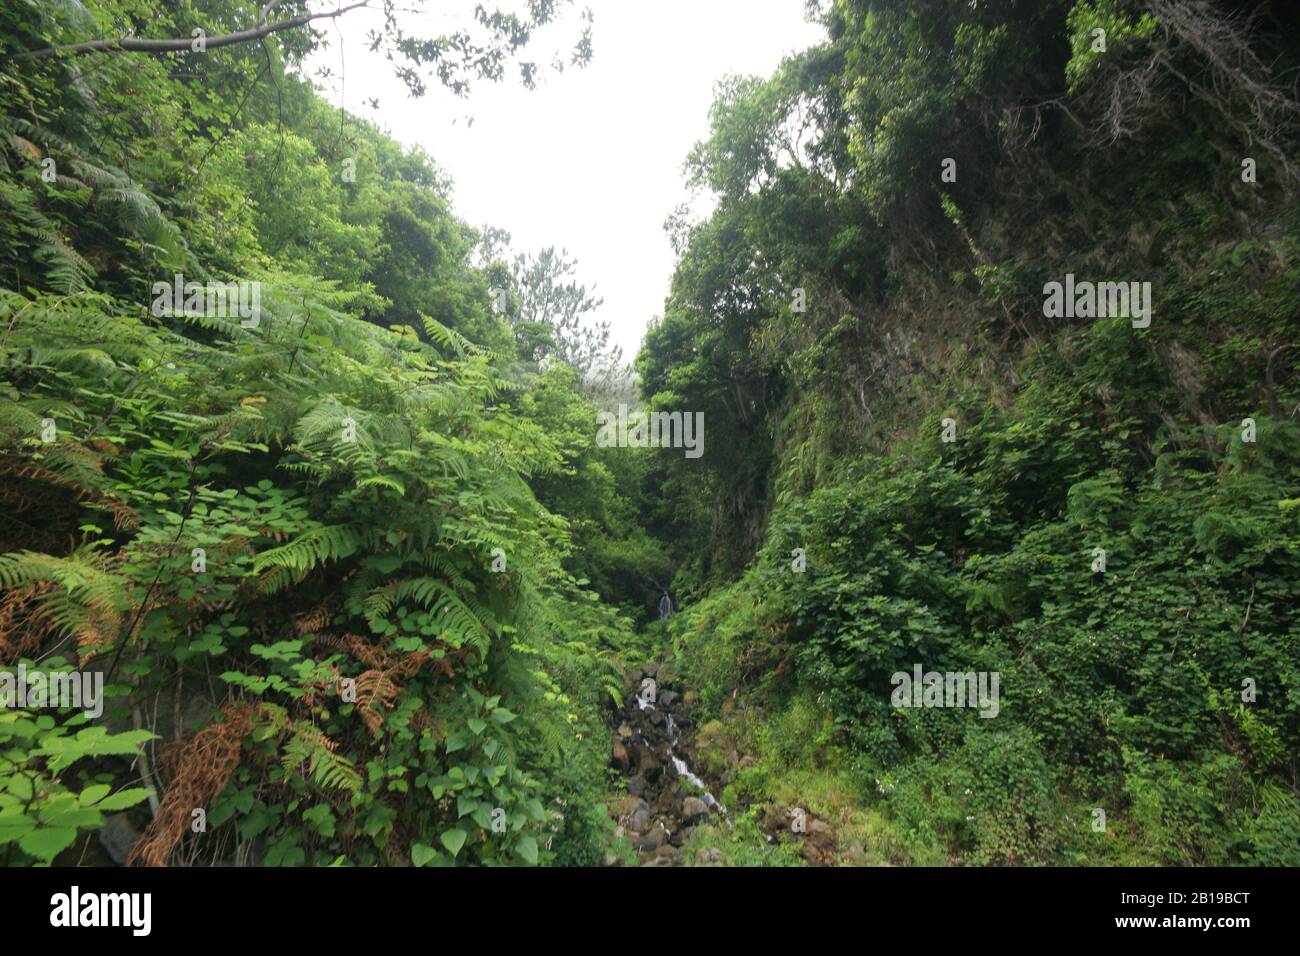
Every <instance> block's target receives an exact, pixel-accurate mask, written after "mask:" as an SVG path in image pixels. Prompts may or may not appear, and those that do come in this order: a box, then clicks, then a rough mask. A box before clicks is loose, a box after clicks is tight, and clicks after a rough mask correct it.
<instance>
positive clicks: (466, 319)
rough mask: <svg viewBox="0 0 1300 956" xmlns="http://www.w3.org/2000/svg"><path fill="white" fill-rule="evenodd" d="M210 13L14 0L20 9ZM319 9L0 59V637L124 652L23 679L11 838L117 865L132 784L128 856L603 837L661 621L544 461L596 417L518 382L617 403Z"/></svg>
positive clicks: (56, 664) (588, 846) (9, 787)
mask: <svg viewBox="0 0 1300 956" xmlns="http://www.w3.org/2000/svg"><path fill="white" fill-rule="evenodd" d="M177 9H179V8H176V7H174V6H172V5H170V4H148V3H135V2H132V3H121V4H118V3H110V4H99V5H97V6H96V9H95V12H93V13H87V12H86V11H85V10H84V9H83V8H82V7H81V6H80V5H76V4H61V3H45V2H40V3H28V2H24V3H20V4H18V5H17V6H16V7H15V6H13V5H8V6H6V7H5V10H4V12H3V13H0V43H2V44H3V47H4V49H6V50H12V49H31V48H35V47H39V46H41V45H43V43H44V42H45V41H46V40H48V39H49V38H51V37H53V38H56V39H57V38H59V37H61V36H63V35H65V34H66V33H73V35H82V36H84V35H95V34H97V33H102V34H106V35H117V34H120V33H122V32H124V27H129V26H130V25H131V24H132V23H139V22H142V21H141V18H142V17H143V18H145V19H147V20H148V21H149V22H150V27H151V31H152V30H156V31H157V32H159V33H160V34H166V35H187V34H188V32H189V29H190V27H191V25H192V23H191V22H190V14H187V13H185V12H179V13H177V12H173V11H175V10H177ZM250 9H251V10H252V11H253V12H254V13H255V12H256V9H257V7H256V5H253V6H252V7H251V8H250ZM234 12H237V13H238V14H239V15H240V17H242V16H244V15H246V14H247V13H248V12H249V11H248V10H247V9H244V7H243V6H239V7H238V10H237V11H234ZM213 15H219V14H213V13H212V12H211V11H209V21H210V18H211V16H213ZM233 16H234V13H233V12H232V17H233ZM73 18H76V19H77V22H76V24H75V26H76V27H77V30H76V31H73V30H72V24H71V20H72V19H73ZM86 18H90V19H92V20H93V21H94V22H92V23H89V24H87V23H86V22H83V21H84V20H85V19H86ZM235 19H236V20H238V18H235ZM209 21H204V22H209ZM294 42H295V41H294V39H293V36H292V35H286V36H285V37H284V38H281V40H280V41H277V42H275V43H269V42H268V43H267V44H265V45H264V46H262V45H253V46H251V47H248V48H239V47H233V48H230V49H229V50H226V51H224V52H223V53H222V54H221V55H220V56H216V55H214V56H211V57H208V58H201V57H178V58H167V57H161V58H153V57H140V56H103V57H98V58H95V59H93V60H84V61H79V62H73V61H66V62H65V61H60V60H57V59H51V60H42V61H37V62H31V63H25V64H22V65H21V66H18V65H14V64H8V65H6V66H5V68H4V72H3V74H2V76H0V236H2V241H0V248H2V250H3V251H2V253H0V256H2V258H0V552H2V553H0V666H3V668H4V669H6V670H7V671H16V670H17V669H18V668H19V667H20V666H25V667H27V668H28V669H42V670H45V671H58V670H65V671H71V670H73V669H79V670H81V671H85V672H99V673H103V674H105V675H106V677H107V686H106V697H107V700H106V703H105V705H104V710H103V714H102V716H99V717H91V716H86V715H85V714H83V712H82V711H81V710H78V709H64V710H57V709H53V710H52V709H47V708H46V709H32V708H23V707H21V706H20V707H13V706H9V707H6V708H4V709H0V860H3V861H4V862H6V863H8V864H12V865H17V864H31V863H41V862H50V861H57V862H60V863H75V862H77V861H79V860H81V861H89V862H106V860H105V857H104V853H103V851H102V850H101V849H100V847H99V841H97V840H96V839H95V838H94V837H95V831H96V830H97V829H99V828H100V827H102V826H103V825H104V824H105V821H106V820H107V819H108V818H109V817H110V816H112V815H113V814H119V813H125V815H124V816H118V817H114V818H113V820H112V821H111V822H113V823H114V828H113V832H115V833H118V834H120V833H123V832H125V833H127V834H128V835H129V842H127V843H126V844H125V845H124V846H123V847H121V852H122V854H123V855H125V854H126V853H127V852H128V851H129V858H130V861H131V862H133V863H143V864H166V863H180V862H189V863H195V864H205V865H206V864H217V863H230V862H237V863H264V864H267V865H293V864H312V865H325V864H345V865H368V864H377V863H378V864H398V865H409V864H412V863H413V864H415V865H447V864H451V863H453V862H456V863H466V862H481V863H508V864H534V863H546V862H555V863H590V862H593V861H594V862H599V861H600V860H601V859H602V857H603V855H604V852H605V848H606V843H607V841H608V837H609V833H608V831H609V828H610V824H609V822H608V818H607V817H606V815H605V812H604V808H603V805H602V803H601V802H600V801H601V800H602V799H603V798H604V796H605V790H606V783H605V773H606V771H605V767H604V763H605V758H606V753H605V741H604V735H603V725H602V720H601V716H600V714H599V713H598V711H597V706H598V702H599V701H600V699H601V698H602V697H604V696H607V694H608V688H610V687H613V688H615V689H617V686H618V685H617V682H616V676H617V670H616V668H615V662H614V661H613V659H612V657H611V656H610V651H609V648H610V646H611V645H612V643H614V642H615V641H616V640H617V639H618V638H619V636H620V635H623V634H625V633H626V630H627V624H626V623H625V620H624V618H623V617H621V616H620V614H619V613H618V612H616V611H614V610H612V609H610V608H609V607H608V606H606V605H605V604H603V603H602V602H601V601H600V600H599V599H598V597H597V595H596V594H594V593H592V592H590V591H588V590H585V589H584V587H583V586H584V585H585V584H586V583H587V582H586V581H585V580H582V579H576V578H575V576H574V575H573V574H571V573H570V571H569V570H566V567H565V561H566V560H569V556H570V552H571V544H570V538H571V535H570V530H569V524H570V522H569V520H567V519H566V518H565V517H563V516H560V515H558V514H555V513H552V512H551V511H549V510H547V509H546V508H545V507H543V506H542V505H540V504H539V503H538V500H537V499H536V498H535V497H534V493H533V490H532V484H531V483H536V482H541V481H542V480H543V479H544V478H545V476H547V475H551V474H555V473H557V472H559V471H561V470H564V469H572V468H573V467H574V465H573V461H574V459H576V458H579V457H581V456H582V455H584V454H590V453H592V450H591V449H590V445H591V441H590V440H588V441H587V442H586V445H585V447H584V446H583V445H582V443H581V442H578V441H576V440H573V441H570V442H568V445H569V446H572V447H564V448H562V447H561V443H560V442H557V441H556V440H555V439H554V438H552V436H551V435H549V434H548V433H547V431H546V429H545V428H544V427H543V425H541V424H539V423H538V421H537V420H536V418H535V417H533V418H530V417H529V416H528V415H525V414H521V413H520V412H519V411H517V410H516V408H517V406H519V405H520V404H521V403H522V404H523V405H525V406H527V407H528V408H533V407H535V405H536V403H537V402H538V401H547V402H551V403H552V404H555V403H567V405H569V406H574V407H577V408H586V409H588V412H589V411H590V406H587V405H586V404H585V402H584V400H583V399H581V398H580V397H579V396H578V395H577V393H576V391H573V390H572V387H571V383H570V391H569V392H568V393H566V396H565V397H564V398H563V399H562V400H561V399H560V398H555V397H553V396H552V397H549V398H545V399H534V398H532V397H530V395H529V394H528V393H529V390H530V388H531V386H530V385H529V384H528V383H529V381H530V379H529V378H528V377H527V376H523V377H521V376H520V375H518V374H512V375H511V376H510V377H509V378H507V377H505V376H504V370H507V369H510V370H512V372H517V371H518V370H517V368H516V358H517V356H516V353H515V351H514V349H515V345H514V340H513V337H512V335H511V332H510V330H509V328H508V327H507V326H506V325H505V323H504V322H503V321H501V320H500V319H498V318H497V317H496V316H494V315H493V313H492V310H491V308H490V299H489V294H488V289H489V281H490V280H489V272H490V271H491V270H493V269H495V270H496V271H497V272H498V273H500V272H502V270H503V269H504V266H503V265H502V264H501V263H499V262H498V263H495V264H494V265H493V264H490V265H489V266H487V267H486V268H477V267H475V266H473V265H472V264H471V262H470V255H471V251H472V249H473V247H474V245H475V243H476V242H477V240H478V236H477V235H476V234H475V233H474V232H473V231H472V230H470V229H469V228H468V227H466V226H465V225H464V224H463V223H461V222H460V221H458V220H457V219H456V218H455V217H454V216H453V214H452V213H451V211H450V209H449V204H448V201H447V186H446V183H445V182H444V181H443V179H442V177H441V174H440V173H439V172H438V171H437V170H436V168H435V167H434V166H433V165H432V164H431V162H430V161H429V160H428V159H427V158H426V157H424V156H423V155H421V154H419V153H418V152H408V151H405V150H403V149H402V148H401V147H400V146H399V145H398V144H396V143H395V142H394V141H393V140H391V139H389V138H387V137H386V136H384V135H382V134H381V133H379V132H378V131H377V130H375V129H374V128H372V127H370V126H368V125H365V124H364V123H361V122H360V121H358V120H356V119H355V118H353V117H351V116H347V115H342V116H341V115H340V114H339V112H338V111H337V110H333V109H331V108H330V107H329V106H328V105H327V104H326V103H325V102H324V101H322V100H321V99H318V98H317V96H316V95H315V94H314V93H313V92H312V91H311V89H310V88H309V87H308V86H307V85H306V84H304V83H303V82H301V81H299V80H297V79H295V78H294V76H293V75H292V73H290V72H287V71H286V69H285V67H284V61H285V58H288V59H290V60H292V59H294V58H295V56H297V55H298V54H300V53H301V52H302V50H301V49H300V48H295V47H294V45H293V44H294ZM345 159H347V160H350V161H351V162H350V163H344V160H345ZM47 160H50V161H52V162H47ZM47 171H53V173H52V174H47V175H43V174H45V173H47ZM345 171H347V172H348V173H354V174H355V175H344V172H345ZM505 273H506V274H505V278H501V277H500V276H498V279H499V281H506V280H507V279H508V278H509V276H508V270H505ZM176 274H181V275H182V276H183V277H184V279H185V281H199V282H235V283H245V284H249V283H253V282H256V283H258V286H257V288H258V289H259V295H260V301H259V312H258V314H257V315H256V316H255V317H253V318H249V317H248V316H246V315H243V314H239V313H236V312H233V311H232V312H231V313H230V314H226V315H221V314H212V313H211V312H210V311H207V310H203V311H187V310H186V309H185V308H183V307H182V304H181V303H175V304H173V305H172V306H168V305H167V304H165V303H163V304H159V302H158V300H157V295H156V294H155V292H154V289H153V286H154V283H156V282H164V283H167V284H170V283H172V281H173V277H174V276H175V275H176ZM250 288H251V286H250ZM555 381H556V382H559V383H561V384H563V381H564V380H563V379H556V380H555ZM555 387H558V386H555ZM589 420H594V417H591V418H590V419H589ZM582 507H586V508H591V507H593V506H592V505H591V504H590V503H587V504H586V505H583V506H582ZM578 512H579V513H577V514H576V517H575V521H585V522H586V524H585V525H584V527H585V526H594V525H598V524H599V523H598V522H597V521H595V519H594V518H591V519H590V520H588V519H587V518H584V517H583V514H582V513H581V507H580V508H579V509H578ZM588 533H592V532H588ZM150 791H151V792H152V793H150ZM152 801H156V803H153V802H152ZM136 830H138V831H140V832H139V833H138V834H137V833H136V832H134V831H136ZM106 832H107V831H106ZM108 842H110V841H106V843H105V845H107V844H108Z"/></svg>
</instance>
